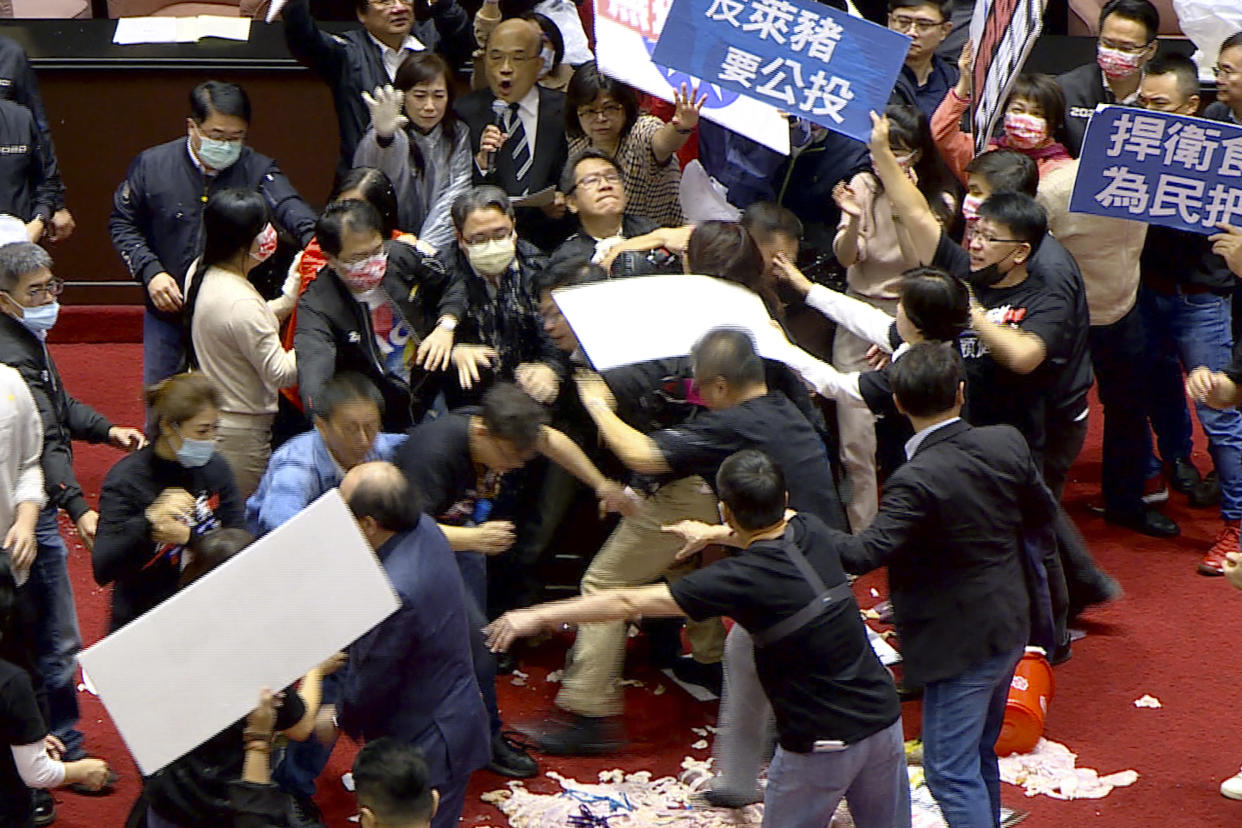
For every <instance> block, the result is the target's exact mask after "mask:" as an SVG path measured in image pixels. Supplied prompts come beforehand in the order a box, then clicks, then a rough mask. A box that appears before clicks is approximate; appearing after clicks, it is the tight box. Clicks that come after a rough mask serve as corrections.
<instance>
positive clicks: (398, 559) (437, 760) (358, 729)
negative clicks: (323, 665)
mask: <svg viewBox="0 0 1242 828" xmlns="http://www.w3.org/2000/svg"><path fill="white" fill-rule="evenodd" d="M378 554H379V559H380V563H381V564H382V565H383V567H384V572H386V573H387V575H388V579H389V580H390V581H391V582H392V585H393V588H394V589H396V591H397V594H398V596H399V597H400V599H401V608H400V609H398V610H397V611H396V612H395V613H393V614H392V615H390V616H388V618H387V619H385V620H384V621H382V622H380V624H379V625H378V626H376V627H375V628H374V629H372V630H371V631H370V632H369V633H367V634H366V635H364V636H363V637H362V638H360V639H358V640H357V641H355V642H354V643H353V644H351V645H350V646H349V661H348V662H347V663H346V667H345V670H344V675H343V677H342V680H341V683H342V695H341V703H340V724H341V728H342V729H343V730H344V731H345V732H346V733H348V734H349V735H350V736H353V737H354V738H355V739H366V740H371V739H377V738H379V737H381V736H391V737H392V738H394V739H400V740H401V741H403V742H407V743H409V744H412V745H414V746H415V747H417V748H420V749H421V750H422V751H423V755H424V756H426V757H427V760H428V762H429V763H430V764H431V784H432V786H433V787H440V786H443V785H444V784H446V783H447V782H449V781H450V780H456V779H464V778H465V777H467V776H469V775H470V774H471V773H473V772H474V771H476V770H478V769H479V768H481V767H483V766H484V765H486V764H487V762H488V758H489V754H490V750H491V749H490V740H489V737H488V720H487V712H486V710H485V709H484V707H483V698H482V695H481V694H480V693H479V684H478V682H477V681H476V680H475V677H474V666H473V662H472V661H471V657H470V631H469V626H468V624H467V621H466V597H465V588H464V587H463V586H462V581H461V573H460V572H459V571H458V569H457V563H456V561H455V560H454V559H453V551H452V550H451V549H449V545H448V540H447V539H445V537H444V534H443V533H442V532H441V531H440V530H439V528H437V527H436V524H435V521H434V520H433V519H432V518H430V517H428V516H426V515H423V517H422V520H420V521H419V524H418V526H416V527H415V528H414V529H412V530H410V531H408V532H402V533H400V534H398V535H395V536H394V537H392V538H391V539H390V540H389V541H388V542H387V543H385V544H384V545H383V546H381V547H380V548H379V550H378ZM446 754H447V757H448V759H447V763H445V762H444V761H443V760H442V758H441V757H444V756H445V755H446Z"/></svg>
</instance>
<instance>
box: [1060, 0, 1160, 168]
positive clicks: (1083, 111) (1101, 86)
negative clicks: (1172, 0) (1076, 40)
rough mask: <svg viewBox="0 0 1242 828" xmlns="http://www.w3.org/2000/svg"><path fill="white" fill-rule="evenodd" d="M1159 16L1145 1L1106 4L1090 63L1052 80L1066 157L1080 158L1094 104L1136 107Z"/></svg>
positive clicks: (1116, 0)
mask: <svg viewBox="0 0 1242 828" xmlns="http://www.w3.org/2000/svg"><path fill="white" fill-rule="evenodd" d="M1159 32H1160V12H1158V11H1157V10H1156V7H1155V6H1153V5H1152V4H1151V3H1150V2H1149V0H1108V2H1107V3H1105V4H1104V8H1102V9H1101V10H1100V40H1099V44H1098V46H1097V53H1096V60H1095V63H1087V64H1084V65H1082V66H1079V67H1078V68H1077V69H1071V70H1070V71H1068V72H1066V73H1065V74H1063V75H1058V76H1057V83H1059V84H1061V91H1062V92H1064V93H1065V123H1064V124H1063V125H1062V126H1061V131H1060V134H1059V135H1058V136H1057V140H1059V141H1060V142H1061V143H1062V144H1065V147H1066V149H1068V150H1069V151H1070V155H1073V156H1074V157H1075V158H1077V157H1078V156H1079V154H1080V153H1081V152H1082V139H1083V136H1084V135H1085V134H1086V132H1087V122H1088V121H1090V120H1091V113H1093V112H1095V108H1096V106H1098V105H1099V104H1132V103H1136V102H1137V101H1138V94H1139V81H1140V80H1141V79H1142V77H1143V66H1144V64H1146V63H1147V61H1149V60H1151V59H1152V57H1154V56H1155V54H1156V35H1157V34H1159Z"/></svg>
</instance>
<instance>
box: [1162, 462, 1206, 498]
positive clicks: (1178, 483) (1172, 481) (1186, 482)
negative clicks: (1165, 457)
mask: <svg viewBox="0 0 1242 828" xmlns="http://www.w3.org/2000/svg"><path fill="white" fill-rule="evenodd" d="M1164 473H1165V476H1166V477H1167V478H1168V479H1169V485H1170V486H1172V487H1173V491H1175V492H1181V493H1182V494H1190V492H1191V490H1193V489H1194V487H1195V486H1198V485H1199V484H1200V483H1202V482H1203V478H1202V477H1200V476H1199V470H1198V469H1196V468H1195V464H1194V463H1191V462H1190V458H1189V457H1178V458H1176V459H1175V460H1174V461H1173V462H1172V463H1166V464H1165V466H1164Z"/></svg>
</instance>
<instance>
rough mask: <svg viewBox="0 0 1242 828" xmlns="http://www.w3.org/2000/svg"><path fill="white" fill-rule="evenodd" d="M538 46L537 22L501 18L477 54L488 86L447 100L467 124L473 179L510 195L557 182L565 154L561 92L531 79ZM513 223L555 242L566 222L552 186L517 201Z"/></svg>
mask: <svg viewBox="0 0 1242 828" xmlns="http://www.w3.org/2000/svg"><path fill="white" fill-rule="evenodd" d="M542 48H543V40H542V34H541V30H540V28H539V27H538V25H536V24H534V23H532V22H530V21H528V20H521V19H510V20H505V21H503V22H501V23H500V25H498V26H497V27H496V28H495V29H494V30H493V31H492V34H491V36H490V37H489V38H488V39H487V44H486V47H485V52H484V56H483V61H484V64H483V65H484V68H485V69H486V70H487V84H488V88H487V89H480V90H478V91H476V92H471V93H470V94H469V95H466V96H465V97H463V98H458V100H457V103H456V104H455V105H454V109H455V110H456V111H457V117H459V118H461V119H462V120H463V121H464V122H465V123H466V126H468V127H470V146H471V147H472V148H473V149H474V151H475V156H474V165H475V167H474V183H475V184H495V185H496V186H498V187H500V189H502V190H504V191H505V192H506V193H507V194H509V195H511V196H522V195H527V194H530V193H537V192H540V191H541V190H544V189H546V188H549V187H551V188H555V187H556V186H557V183H558V181H559V179H560V175H561V171H562V170H564V168H565V162H566V160H567V159H568V156H569V145H568V143H566V140H565V96H564V94H562V93H560V92H554V91H552V90H550V89H545V88H544V87H542V86H540V85H538V84H537V83H536V81H537V80H538V79H539V71H540V69H541V68H542V66H543V63H542V60H541V58H540V52H541V50H542ZM517 223H518V229H519V231H520V232H521V235H522V238H524V239H528V240H529V241H530V242H531V243H533V244H534V245H535V246H536V247H538V248H539V249H540V250H543V251H550V250H552V249H554V248H555V247H556V246H557V245H558V244H560V243H561V242H562V241H564V240H565V239H566V238H567V237H568V236H569V234H570V232H571V231H572V229H573V223H572V222H571V221H569V220H568V218H567V217H566V216H565V203H564V198H563V196H562V195H561V194H560V193H559V192H558V193H556V195H555V198H554V201H553V203H551V204H549V205H546V206H543V207H521V208H519V209H518V219H517Z"/></svg>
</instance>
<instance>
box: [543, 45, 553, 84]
mask: <svg viewBox="0 0 1242 828" xmlns="http://www.w3.org/2000/svg"><path fill="white" fill-rule="evenodd" d="M539 57H540V58H542V59H543V68H542V69H540V70H539V77H541V78H546V77H547V76H548V73H549V72H551V71H552V64H553V63H554V62H555V61H556V51H555V50H553V49H552V48H550V47H547V46H545V47H544V49H543V51H542V52H540V53H539Z"/></svg>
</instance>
